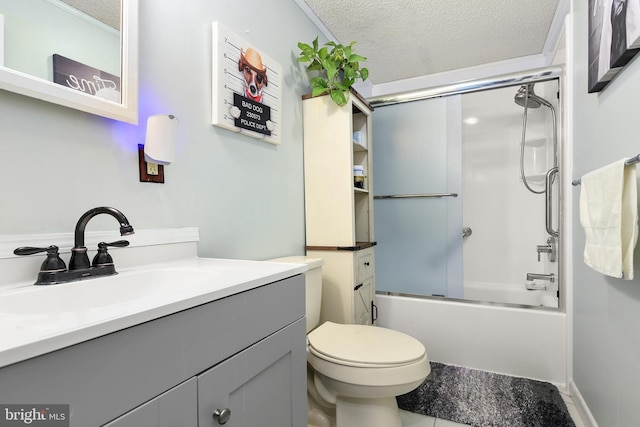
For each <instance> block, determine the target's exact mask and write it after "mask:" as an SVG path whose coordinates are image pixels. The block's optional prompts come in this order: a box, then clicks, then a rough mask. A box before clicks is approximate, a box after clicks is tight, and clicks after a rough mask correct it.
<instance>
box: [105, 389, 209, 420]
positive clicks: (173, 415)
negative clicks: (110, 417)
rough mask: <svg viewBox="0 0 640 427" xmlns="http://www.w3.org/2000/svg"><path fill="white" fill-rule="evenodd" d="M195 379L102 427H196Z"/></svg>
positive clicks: (196, 399)
mask: <svg viewBox="0 0 640 427" xmlns="http://www.w3.org/2000/svg"><path fill="white" fill-rule="evenodd" d="M197 393H198V384H197V380H196V379H195V378H192V379H190V380H188V381H185V382H184V383H182V384H180V385H178V386H176V387H174V388H172V389H171V390H169V391H167V392H166V393H163V394H161V395H160V396H158V397H156V398H155V399H152V400H150V401H149V402H147V403H145V404H144V405H140V406H139V407H137V408H136V409H134V410H132V411H131V412H127V413H126V414H124V415H123V416H121V417H119V418H117V419H116V420H114V421H112V422H110V423H108V424H106V425H105V426H104V427H176V426H180V427H198V419H197V413H198V406H197V402H198V395H197Z"/></svg>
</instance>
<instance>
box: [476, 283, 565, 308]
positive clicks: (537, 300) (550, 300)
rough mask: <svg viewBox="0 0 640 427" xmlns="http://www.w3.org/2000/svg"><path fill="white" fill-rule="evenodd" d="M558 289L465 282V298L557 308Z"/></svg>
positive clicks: (522, 284)
mask: <svg viewBox="0 0 640 427" xmlns="http://www.w3.org/2000/svg"><path fill="white" fill-rule="evenodd" d="M556 291H557V287H551V288H550V289H549V290H528V289H527V288H526V287H525V284H524V283H521V284H503V283H486V282H472V281H465V282H464V299H466V300H472V301H485V302H496V303H501V304H518V305H528V306H533V307H536V306H538V307H540V306H542V307H553V308H557V307H558V297H557V293H556Z"/></svg>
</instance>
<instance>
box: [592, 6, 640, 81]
mask: <svg viewBox="0 0 640 427" xmlns="http://www.w3.org/2000/svg"><path fill="white" fill-rule="evenodd" d="M588 30H589V35H588V37H589V54H588V61H589V64H588V92H589V93H594V92H600V91H601V90H603V89H604V88H605V87H606V86H607V85H608V84H609V83H610V82H611V81H612V80H613V78H614V77H615V76H616V75H618V73H620V71H622V69H623V68H624V67H625V66H626V65H627V64H628V63H629V62H630V61H631V60H632V59H633V57H634V56H635V55H636V54H637V53H638V52H639V51H640V0H589V23H588Z"/></svg>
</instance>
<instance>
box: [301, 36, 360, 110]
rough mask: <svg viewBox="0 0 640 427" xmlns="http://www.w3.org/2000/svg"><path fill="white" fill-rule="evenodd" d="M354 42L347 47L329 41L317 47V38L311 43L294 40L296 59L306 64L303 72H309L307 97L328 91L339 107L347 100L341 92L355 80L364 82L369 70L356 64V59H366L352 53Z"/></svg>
mask: <svg viewBox="0 0 640 427" xmlns="http://www.w3.org/2000/svg"><path fill="white" fill-rule="evenodd" d="M355 44H356V42H351V44H349V45H348V46H343V45H341V44H339V43H335V42H332V41H330V42H328V43H325V44H324V46H322V47H320V46H319V45H318V37H316V38H315V40H314V41H313V42H312V44H311V45H308V44H306V43H302V42H300V43H298V48H300V55H299V56H298V62H309V63H310V64H309V65H308V66H307V72H309V73H310V74H311V75H312V77H311V79H310V80H309V83H310V85H311V96H320V95H325V94H329V95H330V96H331V99H332V100H333V102H335V103H336V104H338V105H341V106H342V105H345V104H346V103H347V96H346V95H345V92H347V91H348V90H349V89H350V88H351V86H352V85H353V84H354V83H355V82H356V81H357V80H358V79H362V81H364V80H366V79H367V78H368V77H369V70H368V69H366V68H364V67H360V62H364V61H366V60H367V58H365V57H364V56H360V55H357V54H356V53H354V49H353V46H354V45H355Z"/></svg>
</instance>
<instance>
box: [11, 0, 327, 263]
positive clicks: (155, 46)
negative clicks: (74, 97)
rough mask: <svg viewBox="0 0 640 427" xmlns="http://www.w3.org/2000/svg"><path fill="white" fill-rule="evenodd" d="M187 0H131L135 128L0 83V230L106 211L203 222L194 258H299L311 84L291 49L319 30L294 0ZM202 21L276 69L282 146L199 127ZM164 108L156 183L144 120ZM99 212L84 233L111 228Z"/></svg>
mask: <svg viewBox="0 0 640 427" xmlns="http://www.w3.org/2000/svg"><path fill="white" fill-rule="evenodd" d="M188 3H189V5H188V7H185V3H184V2H179V1H169V0H140V24H139V27H140V61H139V62H140V88H139V93H140V114H139V125H138V126H134V125H129V124H124V123H120V122H115V121H112V120H109V119H105V118H102V117H97V116H93V115H90V114H86V113H82V112H78V111H75V110H71V109H67V108H63V107H58V106H55V105H52V104H48V103H45V102H41V101H37V100H34V99H31V98H27V97H23V96H19V95H15V94H12V93H9V92H5V91H0V162H1V163H0V182H1V183H2V184H1V185H2V192H1V194H2V197H0V212H2V214H1V218H2V220H1V221H0V235H3V234H32V233H66V232H72V231H73V227H74V226H75V223H76V221H77V219H78V218H79V216H80V215H81V214H82V213H83V212H85V211H86V210H88V209H90V208H92V207H95V206H100V205H106V206H113V207H116V208H119V209H121V210H122V211H123V212H124V213H125V215H127V217H128V218H129V220H130V221H131V222H132V224H133V225H134V226H135V227H137V228H140V229H145V228H170V227H183V226H198V227H200V237H201V241H200V244H199V253H200V255H201V256H209V257H212V256H213V257H231V258H246V259H263V258H267V257H275V256H284V255H289V254H301V253H303V250H304V198H303V196H304V195H303V170H302V120H301V114H302V108H301V100H300V96H301V95H302V94H303V93H305V92H307V91H308V86H307V83H306V77H305V74H304V72H301V70H303V68H302V67H301V66H299V64H298V63H297V61H296V59H295V56H296V53H297V42H298V41H306V42H310V41H311V40H313V38H314V37H315V36H316V34H317V33H318V30H317V29H316V28H315V26H314V25H313V24H312V23H311V22H310V21H309V20H308V18H307V17H306V16H305V15H304V14H303V13H302V11H301V10H300V9H299V8H298V6H296V5H295V3H294V2H293V1H292V0H272V1H269V2H268V6H266V4H265V2H262V1H258V0H238V1H221V0H213V1H212V0H189V2H188ZM213 21H220V22H221V23H223V24H224V25H225V26H226V27H228V28H229V29H230V30H231V31H233V32H235V33H237V34H239V35H240V36H242V37H243V38H244V39H245V40H247V41H248V42H250V43H252V44H254V45H255V46H256V47H257V48H259V49H260V50H263V51H264V52H265V53H267V54H268V55H269V56H271V57H272V58H273V59H275V60H276V61H278V62H279V63H280V64H281V65H282V67H283V70H284V77H283V83H284V88H283V101H282V109H283V120H282V144H281V145H279V146H276V145H272V144H269V143H265V142H261V141H259V140H256V139H253V138H249V137H247V136H243V135H238V134H236V133H233V132H230V131H228V130H224V129H221V128H218V127H215V126H212V125H211V124H210V123H211V23H212V22H213ZM167 113H170V114H175V115H176V116H177V117H178V118H179V119H180V135H179V141H178V150H177V151H178V152H177V158H176V161H175V163H173V164H171V165H169V166H167V167H166V168H165V181H166V183H165V184H150V183H140V182H139V178H138V166H137V165H138V155H137V144H138V143H142V142H143V140H144V134H145V128H146V119H147V117H148V116H149V115H152V114H167ZM101 217H105V216H104V215H102V216H101ZM101 217H98V218H96V219H95V220H94V221H92V222H91V223H89V227H88V228H87V230H112V229H113V230H115V229H116V224H115V222H114V221H113V219H112V218H109V217H106V218H101ZM134 238H135V236H132V237H131V239H132V240H133V239H134ZM52 243H55V242H52Z"/></svg>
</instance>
